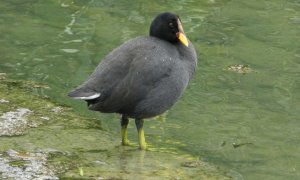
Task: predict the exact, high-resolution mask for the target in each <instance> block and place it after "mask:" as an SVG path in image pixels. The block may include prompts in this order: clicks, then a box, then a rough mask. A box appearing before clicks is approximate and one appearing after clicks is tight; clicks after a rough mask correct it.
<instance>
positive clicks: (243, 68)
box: [224, 64, 256, 74]
mask: <svg viewBox="0 0 300 180" xmlns="http://www.w3.org/2000/svg"><path fill="white" fill-rule="evenodd" d="M224 70H227V71H231V72H235V73H241V74H247V73H252V72H256V71H255V70H253V69H252V68H250V67H249V66H248V65H243V64H235V65H230V66H228V67H227V68H225V69H224Z"/></svg>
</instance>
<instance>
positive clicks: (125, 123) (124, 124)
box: [121, 115, 130, 146]
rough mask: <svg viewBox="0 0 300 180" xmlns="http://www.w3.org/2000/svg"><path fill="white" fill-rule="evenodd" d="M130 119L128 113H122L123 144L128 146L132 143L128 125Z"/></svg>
mask: <svg viewBox="0 0 300 180" xmlns="http://www.w3.org/2000/svg"><path fill="white" fill-rule="evenodd" d="M128 122H129V119H128V117H127V116H126V115H122V117H121V128H122V129H121V134H122V145H124V146H128V145H130V143H129V140H128V136H127V126H128Z"/></svg>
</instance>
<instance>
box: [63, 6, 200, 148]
mask: <svg viewBox="0 0 300 180" xmlns="http://www.w3.org/2000/svg"><path fill="white" fill-rule="evenodd" d="M196 66H197V55H196V52H195V49H194V47H193V45H192V43H191V42H190V41H189V40H188V39H187V37H186V36H185V33H184V31H183V28H182V25H181V21H180V19H179V17H178V16H177V15H175V14H173V13H169V12H165V13H162V14H159V15H158V16H157V17H156V18H155V19H154V20H153V21H152V23H151V26H150V36H140V37H137V38H134V39H131V40H128V41H126V42H125V43H124V44H122V45H121V46H119V47H117V48H116V49H114V50H113V51H112V52H110V53H109V54H108V55H107V56H106V57H105V58H104V59H103V60H102V61H101V63H100V64H99V65H98V66H97V68H96V69H95V71H94V72H93V73H92V74H91V75H90V77H89V78H88V79H87V80H86V81H85V82H84V83H83V84H82V85H80V86H79V87H77V88H76V89H74V90H73V91H71V92H70V93H69V94H68V95H69V96H70V97H73V98H74V99H82V100H85V101H86V102H87V104H88V108H89V109H90V110H94V111H100V112H103V113H119V114H121V127H122V144H123V145H128V144H129V141H128V139H127V125H128V121H129V119H128V118H134V119H135V124H136V127H137V130H138V136H139V146H140V148H141V149H146V142H145V136H144V131H143V122H144V120H143V119H144V118H151V117H154V116H157V115H159V114H161V113H163V112H165V111H166V110H168V109H169V108H170V107H171V106H173V105H174V104H175V102H176V101H177V100H178V98H179V97H180V96H181V95H182V94H183V91H184V90H185V88H186V87H187V85H188V83H189V81H190V79H191V78H192V76H193V74H194V72H195V68H196Z"/></svg>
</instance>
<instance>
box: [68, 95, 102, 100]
mask: <svg viewBox="0 0 300 180" xmlns="http://www.w3.org/2000/svg"><path fill="white" fill-rule="evenodd" d="M100 95H101V94H100V93H96V94H93V95H91V96H87V97H73V98H74V99H81V100H92V99H96V98H98V97H100Z"/></svg>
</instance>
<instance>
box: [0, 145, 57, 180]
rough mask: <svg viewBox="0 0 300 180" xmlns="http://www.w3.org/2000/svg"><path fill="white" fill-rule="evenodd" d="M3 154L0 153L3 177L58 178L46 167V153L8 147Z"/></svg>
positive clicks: (0, 167) (21, 179) (19, 178)
mask: <svg viewBox="0 0 300 180" xmlns="http://www.w3.org/2000/svg"><path fill="white" fill-rule="evenodd" d="M4 154H5V155H3V154H0V174H1V178H3V179H16V180H31V179H51V180H56V179H58V177H56V176H55V171H54V170H52V169H49V168H48V167H47V157H48V155H47V154H46V153H43V152H26V153H23V152H18V151H15V150H12V149H10V150H8V151H6V152H5V153H4Z"/></svg>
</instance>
